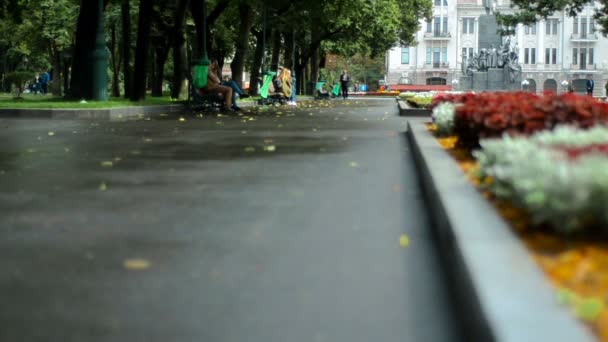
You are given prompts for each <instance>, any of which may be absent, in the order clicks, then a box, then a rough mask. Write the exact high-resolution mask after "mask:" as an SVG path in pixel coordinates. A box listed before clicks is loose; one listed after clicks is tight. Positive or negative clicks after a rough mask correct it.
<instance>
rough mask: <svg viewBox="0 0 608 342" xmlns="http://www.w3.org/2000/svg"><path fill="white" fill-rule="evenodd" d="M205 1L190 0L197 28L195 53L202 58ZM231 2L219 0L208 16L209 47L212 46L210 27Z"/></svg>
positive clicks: (198, 57) (196, 57) (191, 12)
mask: <svg viewBox="0 0 608 342" xmlns="http://www.w3.org/2000/svg"><path fill="white" fill-rule="evenodd" d="M203 1H206V0H190V14H191V15H192V20H193V21H194V26H195V28H196V44H195V46H196V49H195V53H194V56H195V59H200V58H202V57H203V55H202V54H203ZM229 4H230V0H219V1H218V3H217V4H216V6H215V8H214V9H213V10H212V11H211V13H210V14H209V15H208V16H207V47H208V48H209V47H210V46H211V43H210V42H211V35H210V30H209V28H210V27H211V26H213V24H214V23H215V21H216V20H217V19H218V18H219V16H220V14H222V12H224V10H225V9H226V8H227V7H228V5H229Z"/></svg>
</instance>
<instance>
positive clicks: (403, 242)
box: [399, 234, 410, 248]
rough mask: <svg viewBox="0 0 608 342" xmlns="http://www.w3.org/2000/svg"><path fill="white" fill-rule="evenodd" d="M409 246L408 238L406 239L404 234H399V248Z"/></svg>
mask: <svg viewBox="0 0 608 342" xmlns="http://www.w3.org/2000/svg"><path fill="white" fill-rule="evenodd" d="M409 245H410V238H408V237H407V235H405V234H401V236H400V237H399V246H401V248H407V247H408V246H409Z"/></svg>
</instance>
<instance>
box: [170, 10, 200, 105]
mask: <svg viewBox="0 0 608 342" xmlns="http://www.w3.org/2000/svg"><path fill="white" fill-rule="evenodd" d="M194 1H196V0H194ZM189 2H190V0H180V1H179V2H178V3H177V7H176V8H175V15H174V20H175V23H174V26H173V32H172V35H173V39H172V45H173V80H172V82H171V97H172V98H174V99H177V98H179V97H180V93H181V91H182V86H183V84H184V80H185V79H186V74H187V73H188V70H187V67H188V66H187V62H186V33H185V32H184V20H185V17H186V8H187V7H188V3H189Z"/></svg>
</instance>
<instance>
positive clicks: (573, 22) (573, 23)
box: [572, 17, 578, 34]
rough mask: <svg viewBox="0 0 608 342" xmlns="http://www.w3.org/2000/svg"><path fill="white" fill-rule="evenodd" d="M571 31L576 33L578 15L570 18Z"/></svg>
mask: <svg viewBox="0 0 608 342" xmlns="http://www.w3.org/2000/svg"><path fill="white" fill-rule="evenodd" d="M572 33H574V34H578V17H574V19H573V20H572Z"/></svg>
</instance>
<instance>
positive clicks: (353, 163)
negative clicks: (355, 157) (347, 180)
mask: <svg viewBox="0 0 608 342" xmlns="http://www.w3.org/2000/svg"><path fill="white" fill-rule="evenodd" d="M349 165H350V167H359V163H357V162H350V164H349Z"/></svg>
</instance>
